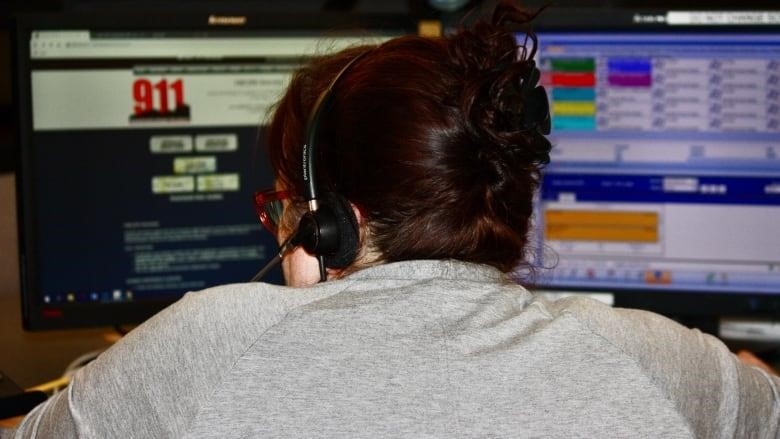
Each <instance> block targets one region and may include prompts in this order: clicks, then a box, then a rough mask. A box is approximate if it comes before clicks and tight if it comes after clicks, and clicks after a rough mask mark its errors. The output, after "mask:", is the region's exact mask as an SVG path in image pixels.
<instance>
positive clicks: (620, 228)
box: [544, 209, 658, 243]
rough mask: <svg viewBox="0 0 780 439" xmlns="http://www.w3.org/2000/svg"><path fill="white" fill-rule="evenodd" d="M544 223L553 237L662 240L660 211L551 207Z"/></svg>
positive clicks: (616, 240) (638, 240)
mask: <svg viewBox="0 0 780 439" xmlns="http://www.w3.org/2000/svg"><path fill="white" fill-rule="evenodd" d="M544 224H545V236H546V238H547V239H553V240H563V241H611V242H645V243H655V242H658V213H657V212H627V211H622V212H621V211H597V210H554V209H551V210H548V211H546V212H545V221H544Z"/></svg>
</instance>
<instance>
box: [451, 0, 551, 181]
mask: <svg viewBox="0 0 780 439" xmlns="http://www.w3.org/2000/svg"><path fill="white" fill-rule="evenodd" d="M535 15H536V14H531V13H528V12H526V11H524V10H522V9H520V8H518V7H517V6H515V5H514V4H512V3H511V2H507V1H505V2H501V3H500V4H499V5H498V6H497V7H496V10H495V11H494V13H493V16H492V19H491V21H490V22H486V21H481V22H478V23H476V24H475V25H474V26H472V27H471V28H468V29H461V30H459V31H458V32H457V33H456V34H455V35H453V36H451V37H449V40H448V45H449V56H450V62H451V63H452V65H453V67H454V68H455V69H456V70H458V71H459V72H460V74H461V77H462V87H461V93H460V100H459V107H460V109H461V112H462V114H463V117H464V124H465V128H466V132H467V133H468V135H469V137H470V138H471V141H472V143H473V144H475V145H478V147H480V148H497V149H498V151H497V153H498V154H499V155H500V156H502V157H503V162H504V164H505V165H507V166H508V167H517V166H522V167H523V168H528V167H539V166H542V165H545V164H547V163H549V161H550V150H551V148H552V145H551V144H550V142H549V141H548V140H547V138H546V137H545V135H546V134H549V133H550V108H549V103H548V98H547V93H546V91H545V89H544V87H542V86H541V85H539V80H540V77H541V74H540V72H539V69H538V68H537V67H536V63H535V62H534V61H533V56H534V55H535V53H536V37H535V35H534V34H533V33H531V32H528V33H526V34H525V37H526V38H525V41H526V42H527V43H528V44H525V45H520V44H519V43H518V39H517V37H516V35H515V33H514V32H513V31H511V30H509V28H510V27H512V26H510V25H516V24H518V23H519V24H524V23H527V22H528V21H530V20H531V19H533V17H535ZM513 27H515V28H516V26H513ZM529 46H530V48H529ZM490 155H491V156H493V154H490ZM494 163H496V164H498V162H495V161H494ZM498 173H499V174H500V172H498Z"/></svg>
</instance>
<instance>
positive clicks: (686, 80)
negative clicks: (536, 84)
mask: <svg viewBox="0 0 780 439" xmlns="http://www.w3.org/2000/svg"><path fill="white" fill-rule="evenodd" d="M551 14H552V12H551ZM773 17H774V18H773ZM610 19H611V20H612V21H610V20H606V19H604V14H602V15H601V16H600V17H599V16H598V15H597V14H594V15H593V16H590V20H589V16H588V15H587V14H583V15H578V16H577V20H578V21H577V23H576V24H573V23H568V24H566V23H548V24H549V25H548V26H545V25H544V24H542V25H540V26H539V27H538V28H537V34H538V39H539V46H538V53H537V54H536V59H537V63H538V65H539V66H540V69H541V70H542V72H543V73H542V81H543V83H544V84H545V85H546V87H547V91H548V94H549V98H550V104H551V111H552V123H553V128H552V143H553V145H554V148H553V151H552V155H551V157H552V163H551V164H550V165H549V166H548V167H547V168H546V172H545V174H544V177H543V182H542V187H541V191H540V195H539V198H540V203H539V205H538V210H537V214H536V229H535V238H536V241H535V242H536V244H537V245H536V246H535V249H536V257H537V263H538V264H539V265H541V266H543V267H554V268H552V269H550V270H541V271H540V273H539V276H538V279H537V281H538V282H539V284H540V287H541V288H545V289H551V290H558V291H580V292H582V291H584V292H606V293H609V294H610V295H611V297H613V298H614V300H615V303H616V304H619V305H628V306H641V307H644V308H649V309H653V310H657V311H661V312H665V313H671V314H681V315H685V314H691V315H695V314H702V313H705V314H706V313H713V314H724V315H728V314H735V315H742V314H747V315H766V316H772V315H774V316H777V315H780V26H778V23H780V15H778V14H777V13H775V14H774V15H772V14H771V13H760V12H749V13H742V14H741V15H740V14H739V13H735V12H724V13H720V12H716V11H711V12H680V11H678V12H665V13H643V14H639V13H628V12H626V13H624V14H623V15H620V14H613V15H612V16H611V17H610ZM767 20H769V21H767ZM767 23H769V25H767Z"/></svg>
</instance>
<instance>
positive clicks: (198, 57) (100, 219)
mask: <svg viewBox="0 0 780 439" xmlns="http://www.w3.org/2000/svg"><path fill="white" fill-rule="evenodd" d="M412 30H413V28H412V27H411V23H407V20H406V19H400V18H391V17H376V18H372V17H349V18H343V19H342V20H341V21H339V20H338V19H336V18H335V17H334V18H333V19H330V18H329V17H328V16H322V15H321V16H318V17H309V18H308V20H307V19H306V17H305V16H300V15H299V16H274V15H271V16H269V15H259V14H258V15H257V16H252V15H249V16H244V15H241V16H237V15H231V16H224V17H223V16H217V15H214V14H196V13H192V14H177V15H175V16H172V15H155V14H154V13H153V12H150V13H149V14H147V15H146V16H144V17H140V18H139V17H132V16H126V15H125V16H122V17H117V16H111V15H97V16H89V17H87V16H81V17H72V16H62V15H57V16H45V17H42V16H31V17H22V18H20V20H19V23H18V29H17V33H16V39H17V44H16V51H17V57H16V60H17V71H16V85H17V87H16V88H17V102H18V112H19V113H18V114H19V139H20V143H21V154H20V158H21V160H20V161H21V169H20V170H19V174H18V178H17V184H18V188H19V191H18V192H19V224H20V231H21V233H20V253H21V259H20V266H21V271H22V275H21V279H22V290H23V314H24V323H25V326H26V327H27V328H30V329H44V328H59V327H79V326H97V325H119V324H126V323H135V322H140V321H141V320H143V319H145V318H147V317H149V316H150V315H152V314H153V313H155V312H157V311H158V310H160V309H161V308H162V307H164V306H166V305H168V304H170V303H171V302H173V301H175V300H177V299H178V298H180V297H181V296H182V295H183V294H184V293H186V292H187V291H192V290H200V289H203V288H207V287H209V286H213V285H218V284H225V283H234V282H246V281H248V280H249V279H251V278H252V276H253V275H254V274H255V273H256V272H257V271H258V269H259V268H260V267H262V266H263V265H264V264H265V262H267V260H269V259H270V258H271V257H273V256H274V255H275V253H276V252H277V250H278V249H277V246H276V242H275V240H274V238H273V237H272V236H271V235H270V234H268V233H267V232H264V231H263V230H262V227H261V226H260V224H259V222H258V219H257V217H256V214H255V211H254V205H253V198H252V194H253V193H254V192H255V191H257V190H261V189H265V188H268V187H270V186H271V185H272V184H273V175H272V172H271V170H270V169H269V166H268V164H267V163H266V160H265V153H264V146H263V139H264V132H263V128H262V125H263V123H264V121H265V120H266V116H267V115H268V112H269V109H270V108H271V107H272V105H273V104H274V102H275V101H276V100H277V99H278V98H279V97H281V93H282V92H283V90H284V89H285V86H286V84H287V82H288V80H289V78H290V75H291V73H292V71H293V70H294V69H295V68H296V67H297V66H299V65H300V64H301V63H302V62H303V61H304V60H305V59H306V58H307V57H309V56H312V55H316V54H324V53H327V52H328V51H332V50H336V49H339V48H343V47H346V46H349V45H355V44H360V43H366V42H373V43H376V42H378V41H381V40H383V39H385V38H388V37H390V36H395V35H400V34H403V33H408V32H410V31H412ZM265 280H266V281H271V282H280V281H281V275H280V272H279V271H276V272H275V273H272V274H271V275H269V277H266V279H265Z"/></svg>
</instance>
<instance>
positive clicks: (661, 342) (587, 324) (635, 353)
mask: <svg viewBox="0 0 780 439" xmlns="http://www.w3.org/2000/svg"><path fill="white" fill-rule="evenodd" d="M548 306H549V309H550V312H551V313H552V314H558V315H567V316H570V317H571V318H574V319H576V321H578V322H579V323H580V324H581V325H582V327H583V329H584V330H587V331H589V332H590V333H591V334H592V335H593V336H596V337H599V338H601V339H603V340H604V341H606V342H607V343H608V344H609V345H611V346H614V347H615V348H617V350H618V352H620V354H621V355H624V356H626V357H627V358H630V359H631V361H633V362H634V363H635V364H636V365H637V366H638V367H639V369H640V370H642V371H643V373H644V375H645V376H646V377H648V378H649V379H650V380H651V382H653V383H654V385H655V386H656V387H657V388H658V389H659V390H661V392H662V393H663V394H664V395H666V397H667V398H668V399H669V401H671V402H672V403H673V404H674V405H675V406H676V407H677V410H678V411H679V412H680V414H682V415H683V416H684V417H685V418H686V419H688V422H689V423H690V425H691V427H692V429H693V431H694V432H696V436H699V437H712V436H720V435H725V436H741V434H740V432H745V431H754V432H758V431H761V432H762V433H761V434H760V435H759V436H760V437H765V436H766V437H769V436H770V435H769V434H766V433H767V432H768V431H770V430H773V429H774V428H776V426H777V425H776V423H777V419H778V418H779V417H780V412H778V411H777V407H778V405H779V401H778V397H777V389H778V380H776V379H774V378H770V377H767V376H766V374H762V373H761V372H760V371H758V370H757V369H755V368H752V367H748V366H746V365H744V364H742V363H740V362H739V361H738V360H737V359H736V357H735V356H734V355H733V354H732V353H731V352H730V351H729V349H728V348H727V347H726V346H725V344H724V343H723V342H721V341H720V340H719V339H718V338H716V337H714V336H712V335H710V334H706V333H703V332H701V331H699V330H698V329H690V328H687V327H685V326H683V325H681V324H679V323H677V322H675V321H673V320H671V319H669V318H667V317H664V316H661V315H658V314H655V313H651V312H647V311H642V310H635V309H622V308H612V307H610V306H608V305H606V304H604V303H601V302H598V301H595V300H592V299H589V298H584V297H571V298H566V299H561V300H557V301H551V302H549V303H548ZM767 419H773V421H774V422H775V425H774V426H771V425H766V424H764V421H765V420H767Z"/></svg>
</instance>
